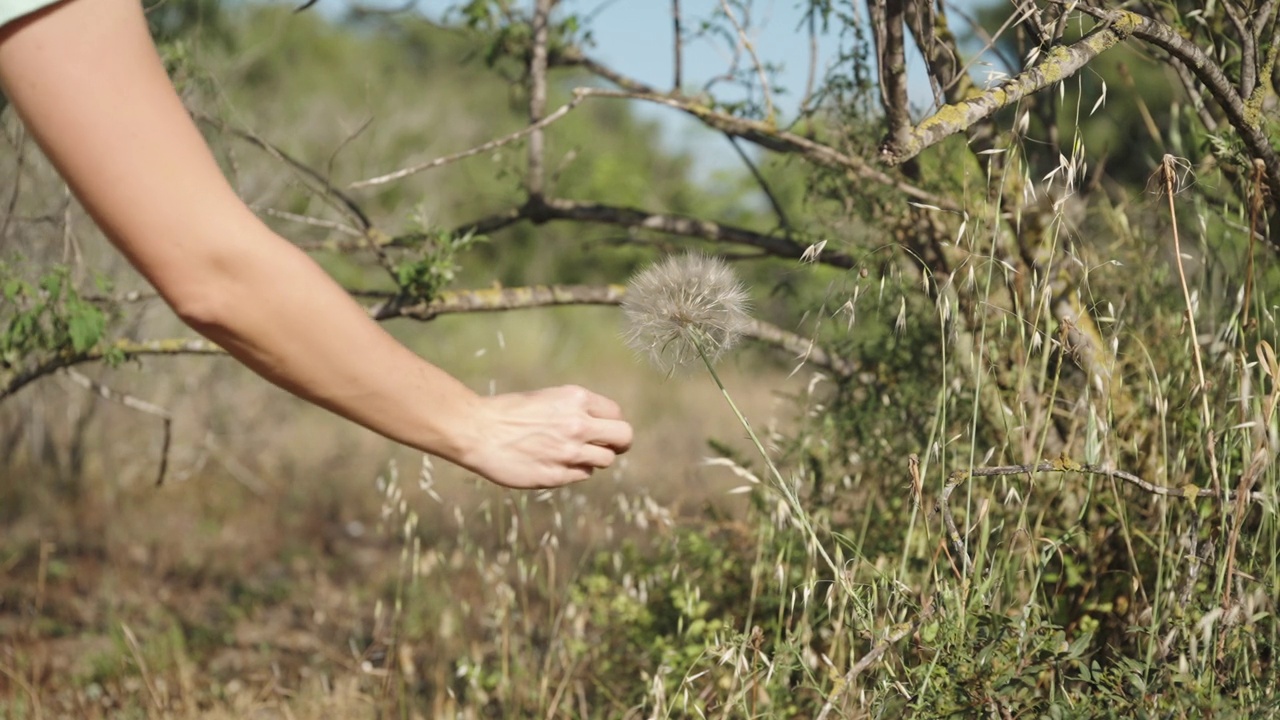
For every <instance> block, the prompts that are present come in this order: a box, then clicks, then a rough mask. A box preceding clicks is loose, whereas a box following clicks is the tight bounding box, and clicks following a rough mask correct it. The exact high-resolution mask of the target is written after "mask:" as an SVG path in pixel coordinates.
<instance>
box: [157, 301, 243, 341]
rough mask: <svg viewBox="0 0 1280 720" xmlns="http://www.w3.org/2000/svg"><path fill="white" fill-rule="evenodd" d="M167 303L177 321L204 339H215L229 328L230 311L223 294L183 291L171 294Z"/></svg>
mask: <svg viewBox="0 0 1280 720" xmlns="http://www.w3.org/2000/svg"><path fill="white" fill-rule="evenodd" d="M168 301H169V306H170V307H172V308H173V311H174V312H175V313H176V314H177V315H178V319H179V320H181V321H182V322H183V323H185V324H186V325H187V327H190V328H191V329H192V330H195V331H196V332H198V333H200V334H201V335H204V336H205V337H208V338H216V337H217V336H220V335H222V334H223V333H224V331H226V330H227V328H228V327H229V324H230V319H231V311H230V309H229V308H228V303H227V300H226V294H225V293H219V292H215V291H212V290H209V289H199V290H195V289H184V290H181V291H178V292H175V293H173V294H171V295H170V296H169V297H168Z"/></svg>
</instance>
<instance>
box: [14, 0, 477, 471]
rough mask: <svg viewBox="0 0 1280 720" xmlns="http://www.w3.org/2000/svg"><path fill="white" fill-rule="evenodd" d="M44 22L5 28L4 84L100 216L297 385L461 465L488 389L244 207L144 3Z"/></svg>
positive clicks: (203, 314)
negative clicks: (192, 112)
mask: <svg viewBox="0 0 1280 720" xmlns="http://www.w3.org/2000/svg"><path fill="white" fill-rule="evenodd" d="M28 22H30V23H31V25H32V26H31V27H30V28H29V29H24V28H18V29H16V31H15V29H14V28H6V30H5V33H6V34H9V35H13V37H0V42H2V44H0V81H2V82H3V84H4V87H5V90H6V92H7V93H8V94H9V96H10V97H11V98H12V100H13V102H14V105H15V106H16V107H17V108H18V110H19V112H20V113H21V115H22V117H23V119H24V121H25V122H26V123H27V125H28V127H29V128H30V130H31V131H32V133H33V134H34V136H35V137H36V139H37V140H38V141H39V142H40V144H41V146H42V147H43V148H44V150H45V153H46V154H47V155H48V156H49V158H50V159H51V160H52V161H53V163H54V164H55V165H56V166H57V167H58V169H59V171H60V172H61V173H62V175H63V177H64V178H66V180H67V182H68V183H69V184H70V185H71V187H72V189H73V190H74V191H75V193H76V195H77V197H78V198H79V199H80V200H81V202H82V203H83V204H84V206H85V207H86V209H88V211H89V212H90V214H92V215H93V217H94V219H95V220H96V221H97V223H98V225H99V226H100V227H101V228H102V229H103V231H104V232H105V233H106V234H107V235H108V237H109V238H110V239H111V240H112V242H113V243H114V244H115V245H116V246H117V247H118V248H119V249H120V250H121V251H122V252H124V253H125V255H126V256H128V258H129V260H130V261H131V262H132V264H133V265H134V266H135V267H137V268H138V269H139V270H140V271H141V272H142V273H143V274H144V275H145V276H146V277H147V279H148V280H149V281H150V282H151V283H152V284H153V285H155V287H156V288H157V289H158V290H159V291H160V293H161V294H162V295H163V296H164V298H165V299H166V300H167V301H168V302H169V304H170V305H171V306H173V308H174V309H175V310H176V311H177V312H178V314H179V315H180V316H181V317H182V318H183V319H184V320H185V321H187V322H188V323H189V324H191V325H192V326H193V327H194V328H196V329H197V330H198V331H200V332H201V333H203V334H205V335H207V336H208V337H209V338H210V339H212V340H214V341H215V342H217V343H219V344H221V345H222V346H223V347H224V348H226V349H227V350H228V351H229V352H230V353H231V354H233V355H234V356H235V357H237V358H238V359H240V360H241V361H242V362H244V363H245V364H246V365H248V366H250V367H251V368H253V369H254V370H256V371H257V372H259V373H261V374H262V375H263V376H265V377H266V378H268V379H269V380H271V381H273V382H275V383H277V384H279V385H281V386H283V387H285V388H286V389H288V390H290V391H292V392H294V393H296V394H297V395H299V396H301V397H303V398H305V399H307V400H310V401H313V402H315V403H317V404H319V405H321V406H323V407H325V408H328V409H330V410H332V411H334V412H337V413H338V414H340V415H343V416H345V417H347V418H350V419H351V420H354V421H356V422H358V423H360V424H362V425H364V426H366V427H369V428H371V429H373V430H375V431H377V432H380V433H382V434H383V435H386V436H388V437H391V438H394V439H396V440H398V441H401V442H404V443H406V444H409V445H412V446H414V447H418V448H421V449H424V450H428V451H431V452H434V453H436V454H440V455H442V456H444V457H446V458H449V459H454V460H456V459H458V457H459V455H460V453H461V452H462V451H461V448H460V446H461V444H462V442H463V440H461V439H460V438H459V437H458V435H459V434H460V433H463V432H465V431H466V428H467V425H468V422H469V419H470V418H471V417H472V416H473V415H474V409H475V404H476V396H475V395H474V394H473V393H471V392H470V391H469V390H468V389H467V388H465V387H464V386H462V385H461V384H460V383H458V382H457V381H456V380H454V379H453V378H451V377H449V376H448V375H447V374H445V373H444V372H442V371H440V370H439V369H437V368H435V367H432V366H431V365H429V364H428V363H426V362H425V361H423V360H421V359H420V358H418V357H417V356H415V355H413V354H412V353H410V352H409V351H408V350H406V349H405V348H403V347H402V346H400V345H399V344H398V343H396V342H395V341H394V340H393V339H392V338H391V337H390V336H389V335H387V334H386V332H384V331H383V330H382V329H381V328H380V327H378V325H377V324H376V323H375V322H373V321H372V320H371V319H370V318H369V317H367V316H366V315H365V313H364V312H363V310H362V309H361V308H360V307H359V306H358V305H357V304H356V303H355V302H354V301H353V300H352V299H351V298H350V297H349V296H347V295H346V293H344V292H343V291H342V290H341V289H340V288H339V287H338V286H337V285H336V284H335V283H334V282H333V281H332V280H331V279H330V278H329V277H328V276H326V275H325V274H324V272H323V271H322V270H321V269H320V268H319V267H318V266H317V265H316V264H315V263H314V262H313V261H312V260H311V259H310V258H308V257H307V256H306V255H305V254H303V253H302V252H301V251H299V250H298V249H297V248H295V247H294V246H293V245H291V244H289V243H288V242H287V241H285V240H283V239H282V238H280V237H278V236H276V235H275V234H274V233H272V232H271V231H270V230H269V229H268V228H267V227H266V226H265V225H263V223H262V222H261V221H260V220H259V219H258V218H257V217H255V216H254V215H253V214H252V213H251V212H249V210H248V208H246V207H245V206H244V204H243V203H242V202H240V200H239V198H237V197H236V196H235V194H234V192H233V191H232V189H231V187H230V186H229V185H228V184H227V183H226V181H225V179H224V178H223V176H222V174H221V171H220V169H219V168H218V167H217V164H216V162H215V161H214V159H213V156H212V154H211V153H210V152H209V150H208V147H207V146H206V145H205V144H204V140H203V138H202V137H201V136H200V134H199V132H198V131H197V130H196V128H195V126H194V124H192V123H191V121H190V119H189V118H188V117H187V114H186V110H185V108H183V107H182V104H181V102H180V101H179V100H178V98H177V96H176V94H174V92H173V90H172V88H171V87H170V85H169V80H168V77H167V76H165V74H164V71H163V68H162V67H161V65H160V62H159V59H158V58H157V57H156V54H155V50H154V48H153V47H152V45H151V43H150V38H149V37H148V36H147V34H146V27H145V24H144V23H143V22H142V18H141V11H140V9H139V8H138V7H137V6H136V5H133V4H132V3H131V2H130V0H74V2H72V3H70V4H67V5H65V6H60V7H56V8H54V9H53V10H51V11H46V13H45V14H44V17H37V18H32V19H31V20H29V21H28ZM37 22H38V23H39V24H38V25H36V23H37ZM20 23H21V21H20ZM446 423H447V424H446Z"/></svg>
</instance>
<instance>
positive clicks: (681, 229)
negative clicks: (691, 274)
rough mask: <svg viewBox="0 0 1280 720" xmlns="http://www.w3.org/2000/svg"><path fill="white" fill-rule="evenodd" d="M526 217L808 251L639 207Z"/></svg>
mask: <svg viewBox="0 0 1280 720" xmlns="http://www.w3.org/2000/svg"><path fill="white" fill-rule="evenodd" d="M523 212H524V214H525V218H526V219H528V220H530V221H533V222H548V221H551V220H573V221H577V222H593V223H601V224H604V225H618V226H622V227H627V228H634V229H639V230H652V231H654V232H660V233H664V234H667V235H680V236H683V237H690V238H698V239H700V240H708V241H711V242H724V243H732V244H734V245H748V246H750V247H755V248H759V249H761V250H764V251H766V252H768V253H769V254H771V255H775V256H777V257H785V258H796V259H799V258H800V257H801V256H802V255H804V251H805V248H804V247H803V246H802V245H800V244H799V243H796V242H794V241H792V240H790V239H788V238H785V237H778V236H776V235H766V234H763V233H758V232H755V231H753V230H747V229H744V228H740V227H735V226H732V225H722V224H720V223H715V222H711V221H710V220H702V219H699V218H694V217H689V216H686V215H665V214H661V213H651V212H647V211H644V210H638V209H636V208H629V207H619V206H614V205H603V204H600V203H591V202H580V201H576V200H563V199H549V200H547V201H546V202H545V203H542V204H540V205H536V206H535V205H530V206H526V207H525V208H524V209H523ZM821 262H823V263H825V264H827V265H831V266H834V267H839V268H851V267H854V265H855V262H854V260H853V258H851V257H849V256H848V255H845V254H843V253H838V252H824V253H822V257H821Z"/></svg>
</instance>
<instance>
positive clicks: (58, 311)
mask: <svg viewBox="0 0 1280 720" xmlns="http://www.w3.org/2000/svg"><path fill="white" fill-rule="evenodd" d="M0 295H2V296H3V298H4V301H5V303H4V306H3V308H2V309H0V321H2V322H3V331H0V364H2V365H3V366H4V367H17V366H18V365H20V364H21V363H22V361H23V360H24V359H26V358H27V357H28V356H32V355H35V354H54V355H72V354H80V353H83V352H86V351H87V350H89V349H90V348H92V347H94V346H95V345H97V344H98V342H99V341H100V340H102V337H103V333H104V332H105V330H106V325H107V315H106V313H104V312H103V311H102V310H101V309H100V308H98V306H96V305H94V304H93V303H91V302H89V301H87V300H85V299H83V298H82V297H81V296H80V294H79V293H78V292H77V291H76V289H75V286H74V285H73V284H72V283H71V279H70V271H69V269H68V268H66V267H55V268H53V269H51V270H49V271H47V272H46V273H45V274H44V275H42V276H41V277H40V278H39V279H38V280H37V281H35V282H30V281H27V280H24V279H22V278H20V277H18V276H16V274H15V273H14V272H13V271H12V269H10V268H9V267H7V266H5V265H3V264H0Z"/></svg>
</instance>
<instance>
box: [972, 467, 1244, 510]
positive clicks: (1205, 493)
mask: <svg viewBox="0 0 1280 720" xmlns="http://www.w3.org/2000/svg"><path fill="white" fill-rule="evenodd" d="M1047 472H1058V473H1060V472H1074V473H1080V474H1082V475H1099V476H1101V477H1108V478H1113V479H1115V480H1120V481H1121V482H1124V483H1128V484H1129V485H1132V486H1134V487H1136V488H1138V489H1139V490H1142V491H1143V492H1147V493H1150V494H1152V495H1159V496H1161V497H1171V498H1184V499H1187V500H1195V499H1198V498H1209V497H1211V498H1217V497H1221V498H1222V499H1223V501H1224V502H1231V501H1233V500H1235V499H1236V494H1235V493H1223V494H1219V493H1216V492H1214V490H1213V488H1207V487H1200V486H1198V485H1193V484H1187V485H1183V486H1182V487H1178V488H1171V487H1165V486H1164V485H1156V484H1155V483H1152V482H1148V481H1146V480H1143V479H1142V478H1140V477H1138V476H1137V475H1134V474H1133V473H1130V472H1125V471H1124V470H1116V469H1114V468H1109V467H1104V466H1102V465H1084V464H1081V463H1078V462H1076V461H1074V460H1071V459H1070V458H1059V459H1057V460H1053V461H1051V462H1040V463H1036V464H1034V465H998V466H994V467H981V468H974V469H972V470H969V471H967V472H966V471H964V470H957V471H956V472H955V473H952V474H953V475H956V476H957V477H958V482H959V483H963V482H964V481H965V479H966V478H970V477H998V476H1002V475H1029V474H1031V473H1047ZM1243 497H1244V498H1245V499H1246V500H1247V501H1248V502H1262V501H1264V500H1266V499H1267V496H1266V493H1263V492H1261V491H1254V492H1251V493H1248V494H1247V495H1245V496H1243Z"/></svg>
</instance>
